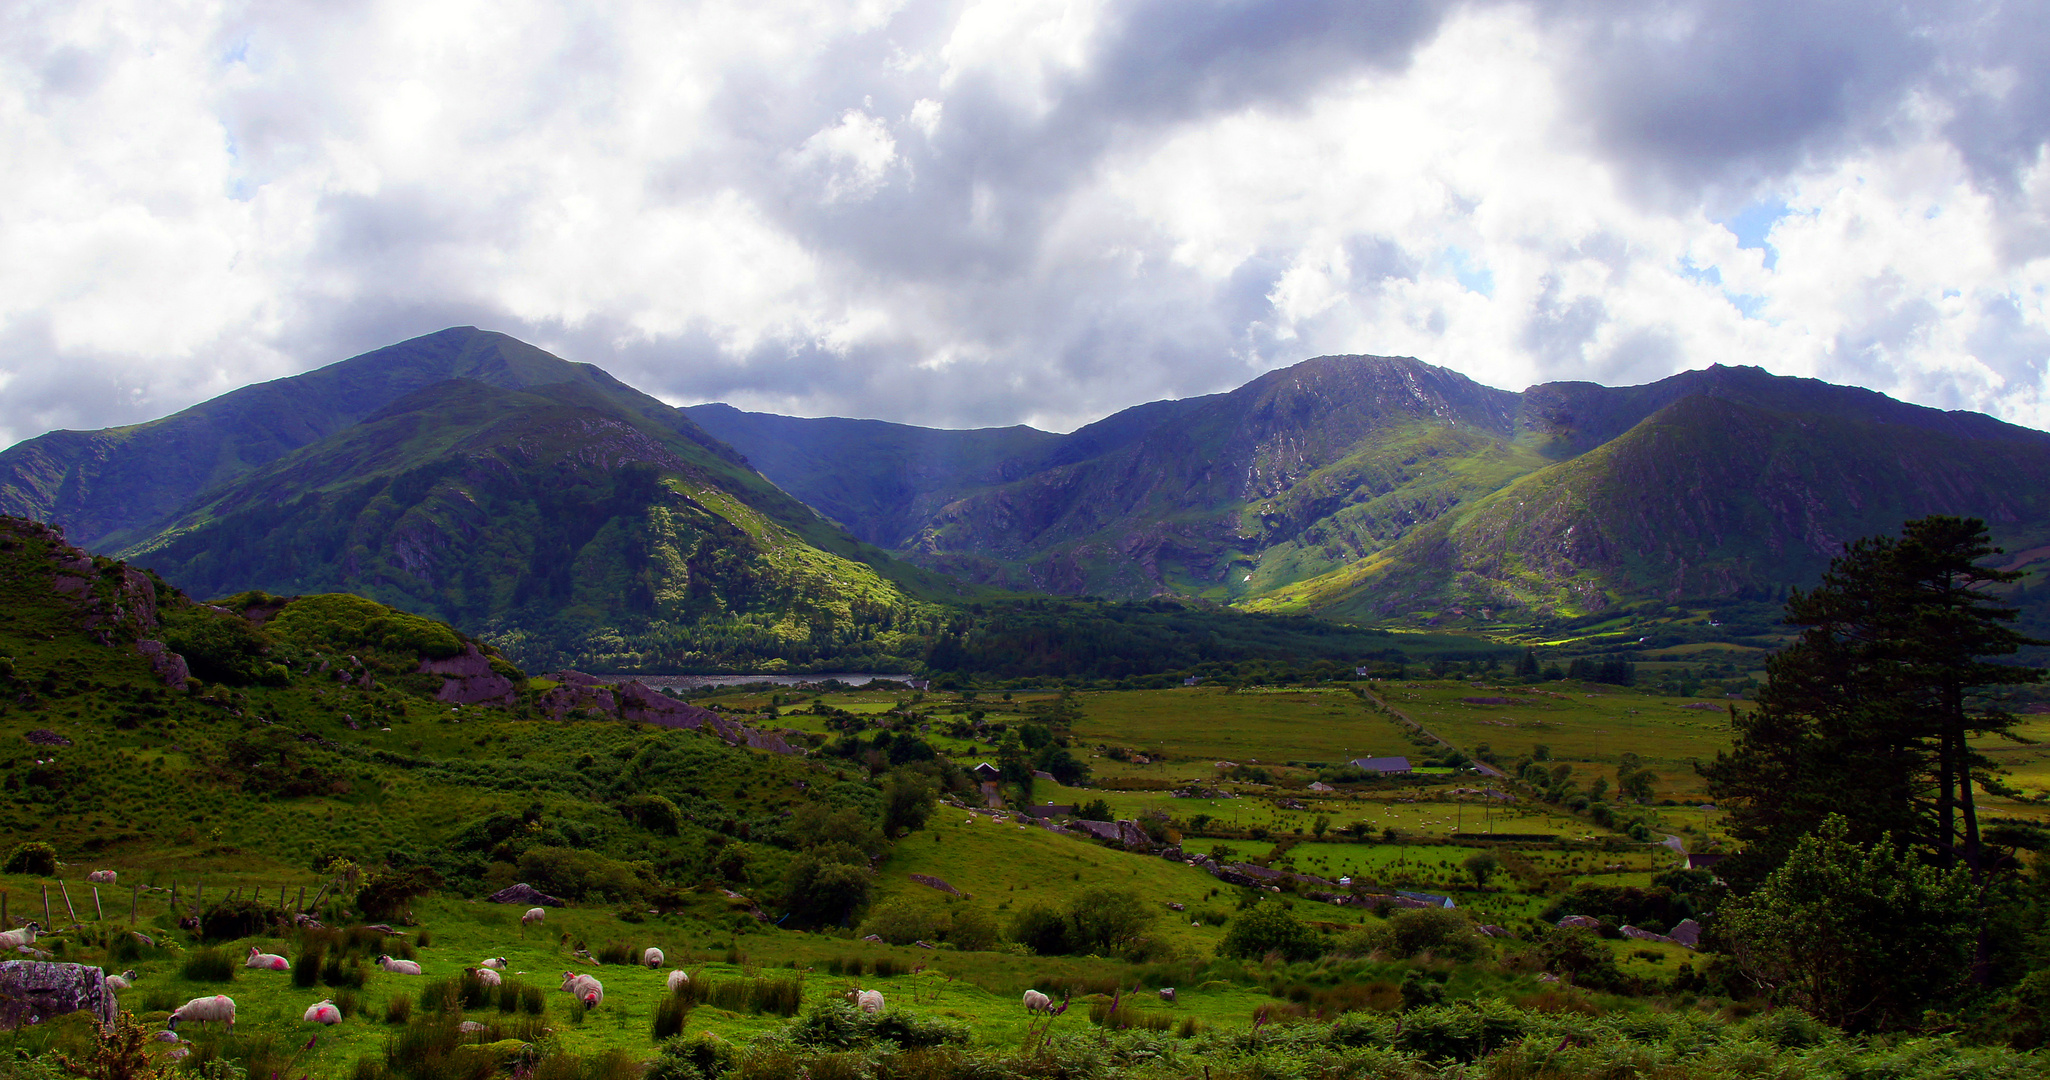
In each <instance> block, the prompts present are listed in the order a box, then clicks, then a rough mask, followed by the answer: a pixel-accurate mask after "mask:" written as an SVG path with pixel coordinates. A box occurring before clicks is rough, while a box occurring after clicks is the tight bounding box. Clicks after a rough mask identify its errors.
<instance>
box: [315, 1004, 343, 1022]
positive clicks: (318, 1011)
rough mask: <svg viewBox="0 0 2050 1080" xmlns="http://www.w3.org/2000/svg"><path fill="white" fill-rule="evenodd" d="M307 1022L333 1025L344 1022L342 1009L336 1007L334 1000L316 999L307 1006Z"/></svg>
mask: <svg viewBox="0 0 2050 1080" xmlns="http://www.w3.org/2000/svg"><path fill="white" fill-rule="evenodd" d="M306 1022H307V1023H309V1024H327V1025H328V1026H330V1027H332V1026H334V1025H335V1024H339V1023H341V1022H342V1010H340V1009H338V1008H335V1003H334V1002H332V1001H316V1002H314V1003H313V1004H311V1005H308V1006H307V1007H306Z"/></svg>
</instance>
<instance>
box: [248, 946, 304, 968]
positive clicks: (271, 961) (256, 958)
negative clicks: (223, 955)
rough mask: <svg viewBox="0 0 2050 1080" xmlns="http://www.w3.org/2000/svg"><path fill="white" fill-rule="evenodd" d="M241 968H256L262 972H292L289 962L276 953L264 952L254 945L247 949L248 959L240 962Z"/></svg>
mask: <svg viewBox="0 0 2050 1080" xmlns="http://www.w3.org/2000/svg"><path fill="white" fill-rule="evenodd" d="M242 966H243V967H250V968H257V969H259V970H262V971H290V970H292V962H291V961H290V960H287V959H285V958H284V957H282V956H279V955H278V954H277V953H267V952H264V951H263V950H262V949H259V948H257V947H256V946H254V945H251V946H250V947H249V959H247V960H244V961H242Z"/></svg>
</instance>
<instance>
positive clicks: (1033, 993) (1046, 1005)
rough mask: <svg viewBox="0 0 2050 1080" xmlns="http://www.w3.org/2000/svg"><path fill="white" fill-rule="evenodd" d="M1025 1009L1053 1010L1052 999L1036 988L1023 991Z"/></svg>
mask: <svg viewBox="0 0 2050 1080" xmlns="http://www.w3.org/2000/svg"><path fill="white" fill-rule="evenodd" d="M1025 1011H1026V1012H1036V1013H1051V1012H1053V999H1052V998H1050V997H1047V996H1046V995H1045V994H1042V993H1040V992H1039V991H1037V990H1027V991H1025Z"/></svg>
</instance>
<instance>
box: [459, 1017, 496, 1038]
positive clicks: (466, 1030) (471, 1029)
mask: <svg viewBox="0 0 2050 1080" xmlns="http://www.w3.org/2000/svg"><path fill="white" fill-rule="evenodd" d="M456 1030H457V1031H460V1032H462V1033H463V1034H465V1035H475V1034H477V1033H478V1032H480V1031H489V1030H491V1029H490V1028H487V1027H485V1026H484V1025H483V1024H480V1023H478V1022H477V1021H475V1020H465V1021H463V1022H462V1023H460V1024H457V1025H456Z"/></svg>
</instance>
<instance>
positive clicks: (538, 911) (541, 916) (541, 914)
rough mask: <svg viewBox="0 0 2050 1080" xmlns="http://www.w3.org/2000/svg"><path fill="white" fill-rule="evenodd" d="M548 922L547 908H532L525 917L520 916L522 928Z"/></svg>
mask: <svg viewBox="0 0 2050 1080" xmlns="http://www.w3.org/2000/svg"><path fill="white" fill-rule="evenodd" d="M547 921H548V911H547V909H546V908H537V907H530V908H528V909H527V913H526V914H525V915H522V916H520V926H521V927H522V928H525V927H527V926H529V925H531V924H533V923H538V922H547Z"/></svg>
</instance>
